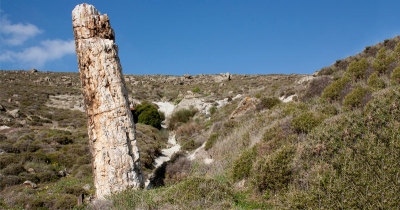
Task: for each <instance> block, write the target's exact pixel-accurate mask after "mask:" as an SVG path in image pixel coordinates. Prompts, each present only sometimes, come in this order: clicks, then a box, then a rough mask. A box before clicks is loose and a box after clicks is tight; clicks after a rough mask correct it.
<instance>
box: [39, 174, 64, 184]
mask: <svg viewBox="0 0 400 210" xmlns="http://www.w3.org/2000/svg"><path fill="white" fill-rule="evenodd" d="M36 176H37V177H38V178H39V180H40V182H41V183H43V182H52V181H56V180H58V179H59V178H58V176H57V175H56V172H55V171H44V172H40V173H37V174H36Z"/></svg>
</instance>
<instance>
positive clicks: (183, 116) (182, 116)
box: [168, 109, 197, 130]
mask: <svg viewBox="0 0 400 210" xmlns="http://www.w3.org/2000/svg"><path fill="white" fill-rule="evenodd" d="M196 113H197V109H191V110H189V109H181V110H178V111H177V112H175V113H173V114H172V115H171V118H170V120H169V125H168V127H169V129H171V130H174V129H176V128H178V127H179V125H181V124H183V123H187V122H189V120H190V119H191V118H192V117H193V116H194V115H195V114H196Z"/></svg>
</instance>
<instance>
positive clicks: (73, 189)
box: [63, 186, 87, 196]
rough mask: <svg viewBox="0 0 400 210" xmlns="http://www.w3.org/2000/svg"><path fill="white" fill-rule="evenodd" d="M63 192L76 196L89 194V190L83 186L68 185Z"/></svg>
mask: <svg viewBox="0 0 400 210" xmlns="http://www.w3.org/2000/svg"><path fill="white" fill-rule="evenodd" d="M63 192H64V193H66V194H71V195H74V196H79V195H87V192H86V191H85V190H84V189H83V188H82V186H67V187H65V188H64V189H63Z"/></svg>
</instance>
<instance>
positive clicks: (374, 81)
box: [367, 73, 386, 90]
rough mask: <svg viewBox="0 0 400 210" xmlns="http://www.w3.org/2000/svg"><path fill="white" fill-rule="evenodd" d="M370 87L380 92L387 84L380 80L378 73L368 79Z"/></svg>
mask: <svg viewBox="0 0 400 210" xmlns="http://www.w3.org/2000/svg"><path fill="white" fill-rule="evenodd" d="M367 83H368V86H369V87H371V88H373V89H374V90H380V89H383V88H385V87H386V84H385V82H384V81H383V80H382V79H381V78H379V76H378V74H377V73H373V74H371V76H369V78H368V81H367Z"/></svg>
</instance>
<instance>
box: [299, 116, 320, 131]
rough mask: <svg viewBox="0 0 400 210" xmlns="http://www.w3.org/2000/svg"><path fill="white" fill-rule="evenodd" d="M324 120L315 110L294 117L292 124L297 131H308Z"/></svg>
mask: <svg viewBox="0 0 400 210" xmlns="http://www.w3.org/2000/svg"><path fill="white" fill-rule="evenodd" d="M321 122H322V119H321V117H320V116H319V115H317V114H316V113H314V112H304V113H302V114H300V115H298V116H297V117H295V118H293V120H292V126H293V129H294V130H295V131H296V132H297V133H308V132H310V131H311V130H312V129H314V128H315V127H317V126H318V125H319V124H320V123H321Z"/></svg>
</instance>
